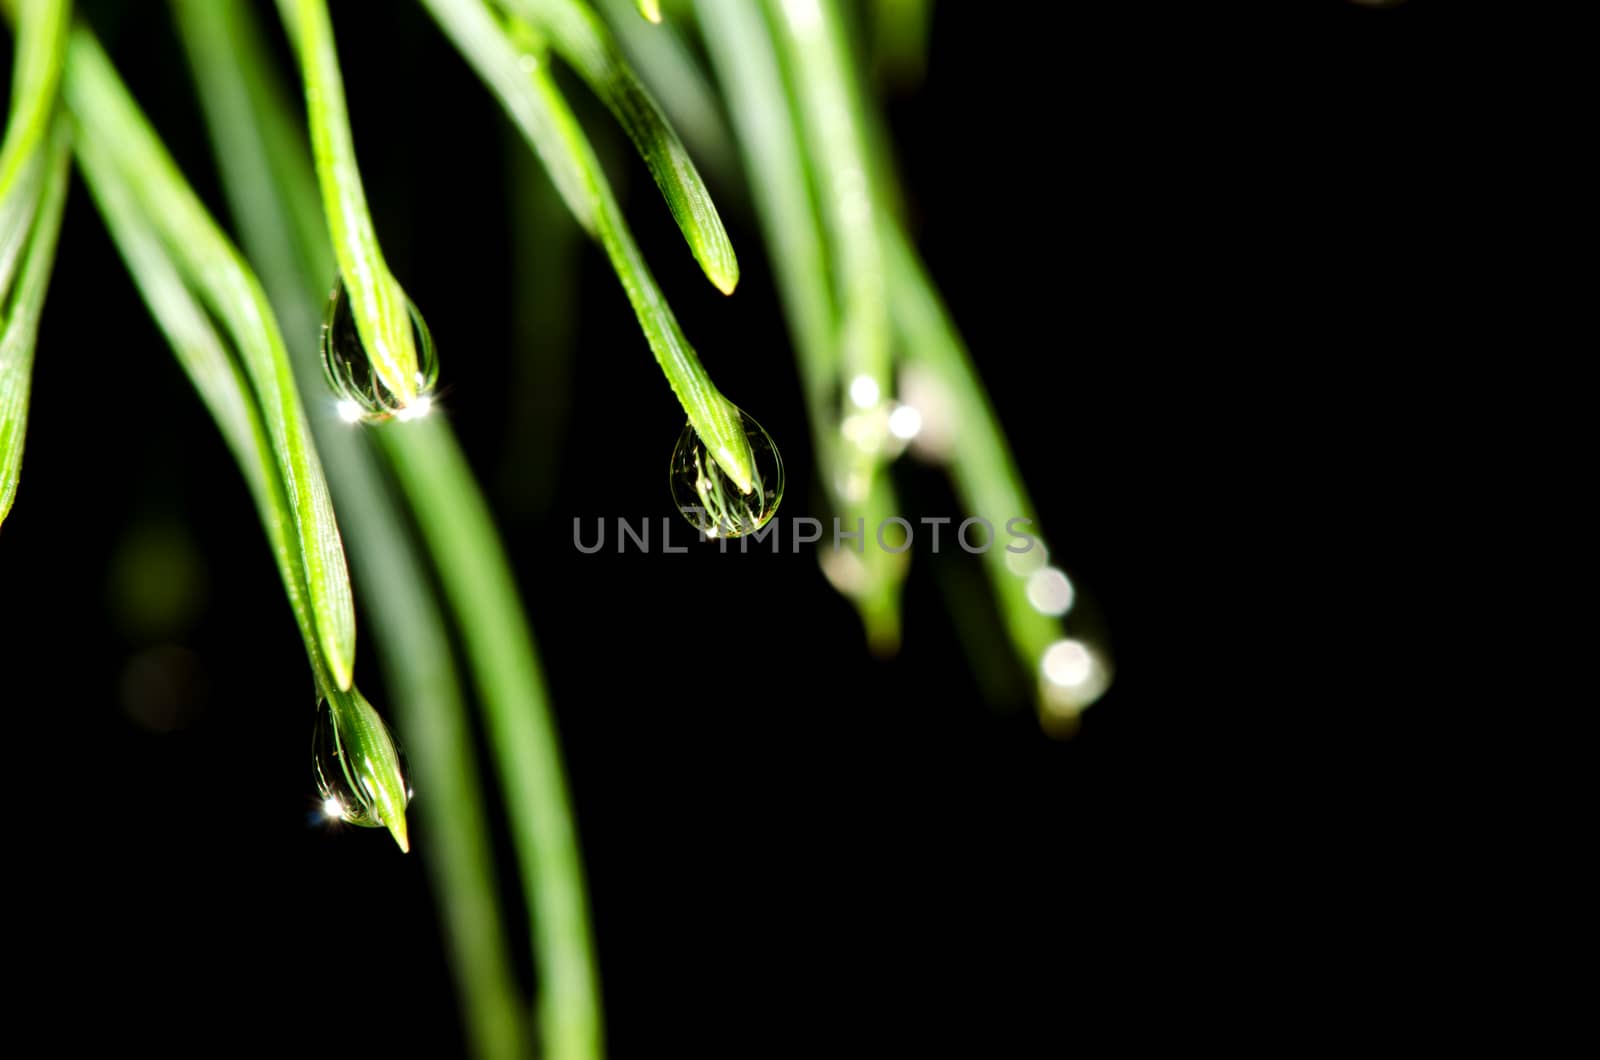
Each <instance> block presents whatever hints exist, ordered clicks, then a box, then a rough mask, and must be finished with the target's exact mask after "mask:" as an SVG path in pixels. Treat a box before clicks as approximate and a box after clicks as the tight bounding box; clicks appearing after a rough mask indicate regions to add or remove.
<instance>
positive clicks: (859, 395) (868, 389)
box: [850, 375, 879, 409]
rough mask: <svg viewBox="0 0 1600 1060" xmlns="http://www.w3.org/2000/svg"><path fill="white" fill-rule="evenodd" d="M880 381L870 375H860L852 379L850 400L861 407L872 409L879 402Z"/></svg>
mask: <svg viewBox="0 0 1600 1060" xmlns="http://www.w3.org/2000/svg"><path fill="white" fill-rule="evenodd" d="M878 395H879V391H878V381H877V380H876V379H874V378H872V376H870V375H858V376H856V377H855V378H854V379H852V380H850V400H851V402H853V403H854V404H855V406H856V408H860V409H870V408H871V407H872V406H874V405H876V404H877V403H878Z"/></svg>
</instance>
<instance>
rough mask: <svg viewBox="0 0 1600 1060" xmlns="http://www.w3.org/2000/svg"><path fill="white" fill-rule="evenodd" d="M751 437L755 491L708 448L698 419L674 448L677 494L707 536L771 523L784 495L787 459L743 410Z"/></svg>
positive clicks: (736, 534)
mask: <svg viewBox="0 0 1600 1060" xmlns="http://www.w3.org/2000/svg"><path fill="white" fill-rule="evenodd" d="M739 417H740V423H741V424H742V426H743V427H744V433H745V437H746V438H747V439H749V442H750V455H751V458H752V460H751V472H752V473H751V479H750V484H751V490H750V492H749V493H742V492H740V490H739V487H738V485H736V484H735V483H734V481H733V479H731V478H729V477H728V476H727V475H726V474H725V473H723V470H722V466H721V465H720V464H718V463H717V461H716V460H715V458H713V457H712V455H711V453H710V452H709V451H708V450H707V449H706V445H705V443H704V442H703V441H701V440H700V435H698V434H697V433H695V429H694V425H693V424H685V425H684V428H683V433H682V434H680V435H679V436H678V445H677V448H675V449H673V451H672V469H671V481H672V499H673V500H674V501H676V502H677V505H678V511H680V512H682V513H683V517H684V518H685V519H687V520H689V522H690V524H691V525H692V526H693V527H694V528H695V529H696V530H699V531H700V533H701V534H702V535H704V536H705V537H741V536H743V535H744V534H749V533H754V532H755V531H757V530H759V529H761V528H762V527H763V526H765V525H766V524H767V522H768V521H769V520H770V519H771V518H772V516H773V515H774V514H775V513H776V512H777V510H778V502H779V501H781V500H783V458H782V457H781V456H779V455H778V447H777V446H776V445H774V444H772V438H771V436H769V435H768V434H767V432H766V430H765V429H763V428H762V426H761V424H759V423H757V422H756V421H755V420H754V419H752V418H751V417H750V416H749V414H747V413H745V412H743V411H742V410H741V411H740V412H739Z"/></svg>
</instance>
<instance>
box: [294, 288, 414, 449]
mask: <svg viewBox="0 0 1600 1060" xmlns="http://www.w3.org/2000/svg"><path fill="white" fill-rule="evenodd" d="M406 309H407V311H409V312H410V314H411V325H412V331H413V333H414V335H415V337H416V346H417V398H416V400H415V401H414V402H412V404H410V405H409V406H408V405H405V404H403V403H402V402H401V401H400V399H399V398H398V397H397V396H395V393H394V392H393V391H392V390H390V389H389V387H388V385H387V384H385V383H384V381H383V380H382V379H381V378H380V377H379V376H378V373H377V372H375V371H373V369H372V362H371V361H370V360H369V359H368V358H367V350H366V347H365V346H363V345H362V344H361V333H360V332H359V331H358V330H357V329H356V318H355V315H354V314H353V313H352V312H351V311H350V297H349V294H348V293H347V292H346V291H345V286H344V281H343V280H340V281H338V282H336V283H335V284H334V287H333V293H332V294H330V295H329V296H328V306H327V309H326V311H325V312H324V313H323V318H322V374H323V376H324V377H325V378H326V379H327V380H328V385H329V386H331V387H332V388H333V391H334V393H335V394H337V395H339V406H338V408H339V418H340V419H343V420H345V421H346V422H347V423H354V422H356V421H357V420H365V421H367V422H369V423H371V422H375V421H377V420H384V419H388V418H389V417H390V416H398V417H399V418H400V419H402V420H406V419H415V418H416V417H417V416H420V415H423V414H424V413H426V412H427V411H428V409H429V408H430V407H431V405H432V400H431V398H430V397H429V392H430V391H432V390H433V387H434V384H435V383H437V382H438V381H439V355H438V353H437V351H435V349H434V347H433V334H432V333H431V332H430V331H428V325H427V322H426V321H424V320H423V319H422V314H421V313H420V312H418V310H417V307H416V304H415V303H414V302H412V301H411V299H410V298H409V297H408V298H407V299H406Z"/></svg>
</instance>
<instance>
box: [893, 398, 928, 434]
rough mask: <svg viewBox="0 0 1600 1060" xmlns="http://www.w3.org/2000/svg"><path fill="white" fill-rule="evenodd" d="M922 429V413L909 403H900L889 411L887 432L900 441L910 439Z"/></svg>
mask: <svg viewBox="0 0 1600 1060" xmlns="http://www.w3.org/2000/svg"><path fill="white" fill-rule="evenodd" d="M921 430H922V413H920V412H918V411H917V410H916V409H914V408H912V407H911V406H910V405H901V406H900V407H899V408H897V409H895V410H894V411H893V412H891V413H889V433H890V434H892V435H894V436H895V437H896V438H899V439H900V440H901V441H910V440H911V439H912V438H915V437H916V436H917V434H918V432H920V431H921Z"/></svg>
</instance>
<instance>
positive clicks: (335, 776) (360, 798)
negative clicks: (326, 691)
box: [311, 698, 413, 828]
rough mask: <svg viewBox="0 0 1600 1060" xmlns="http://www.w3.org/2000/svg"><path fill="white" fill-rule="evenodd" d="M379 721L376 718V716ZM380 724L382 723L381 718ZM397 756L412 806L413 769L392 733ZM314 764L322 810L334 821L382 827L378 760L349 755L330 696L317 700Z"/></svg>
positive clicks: (312, 762) (408, 799) (312, 737)
mask: <svg viewBox="0 0 1600 1060" xmlns="http://www.w3.org/2000/svg"><path fill="white" fill-rule="evenodd" d="M375 720H376V719H375ZM377 724H380V725H381V724H382V722H381V721H378V722H377ZM389 739H390V741H391V742H392V743H393V744H394V750H395V755H396V757H398V758H399V760H400V776H401V778H402V779H403V780H404V781H405V786H406V803H407V804H408V805H409V804H410V802H411V796H412V795H413V791H412V788H411V768H410V765H409V763H408V762H407V761H406V752H405V748H403V747H401V746H400V741H399V740H396V739H394V734H393V733H392V732H391V733H389ZM311 765H312V768H313V770H314V771H315V772H316V775H317V794H318V796H319V797H320V798H321V800H322V806H321V809H322V813H323V815H324V816H325V817H328V818H330V819H333V820H341V821H346V822H348V823H350V824H356V825H360V826H361V827H363V828H382V827H384V822H383V821H382V820H381V817H380V814H379V813H378V811H377V801H378V798H377V791H378V785H377V780H376V778H375V777H374V775H373V772H374V770H375V769H376V768H377V763H373V762H369V761H363V760H361V758H360V756H358V755H354V754H347V753H346V748H345V747H344V746H343V741H342V740H341V738H340V734H339V727H338V726H337V725H335V724H334V720H333V709H332V708H331V707H330V706H329V705H328V701H327V699H326V698H324V699H321V700H319V701H318V702H317V723H316V728H315V729H314V730H313V732H312V735H311Z"/></svg>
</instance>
